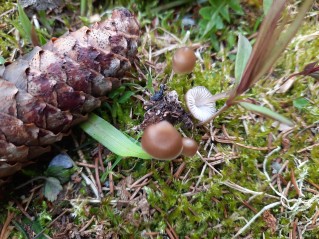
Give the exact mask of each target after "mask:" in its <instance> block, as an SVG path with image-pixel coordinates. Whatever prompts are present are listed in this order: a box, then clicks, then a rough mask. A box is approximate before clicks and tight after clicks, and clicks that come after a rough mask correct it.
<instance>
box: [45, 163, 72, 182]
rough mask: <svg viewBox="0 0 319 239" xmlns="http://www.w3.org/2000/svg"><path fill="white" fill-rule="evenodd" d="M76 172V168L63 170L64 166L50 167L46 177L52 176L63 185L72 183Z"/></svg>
mask: <svg viewBox="0 0 319 239" xmlns="http://www.w3.org/2000/svg"><path fill="white" fill-rule="evenodd" d="M75 171H76V169H75V168H69V169H67V168H63V167H62V166H49V167H48V169H47V170H46V171H45V175H46V176H51V177H55V178H57V179H59V181H60V182H61V183H62V184H63V183H66V182H68V181H70V178H71V175H72V174H73V173H74V172H75Z"/></svg>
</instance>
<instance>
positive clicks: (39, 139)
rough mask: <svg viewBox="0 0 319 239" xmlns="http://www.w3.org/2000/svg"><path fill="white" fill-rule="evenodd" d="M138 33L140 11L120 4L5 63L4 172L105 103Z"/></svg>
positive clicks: (0, 136) (0, 83)
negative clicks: (98, 18) (88, 24)
mask: <svg viewBox="0 0 319 239" xmlns="http://www.w3.org/2000/svg"><path fill="white" fill-rule="evenodd" d="M138 37H139V25H138V23H137V21H136V19H135V17H134V16H133V15H132V14H131V13H130V12H129V11H128V10H126V9H117V10H114V11H113V14H112V17H111V18H110V19H108V20H106V21H104V22H101V23H96V24H95V25H93V27H92V28H87V27H82V28H81V29H79V30H77V31H75V32H71V33H68V34H65V35H64V36H62V37H60V38H55V39H52V40H51V41H49V42H48V43H47V44H46V45H44V46H43V47H41V48H40V47H36V48H34V49H33V50H32V51H31V52H30V53H28V54H26V55H25V56H23V57H21V58H19V59H18V60H16V61H15V62H13V63H10V64H9V63H8V64H6V66H5V67H2V68H0V96H1V97H2V99H3V101H2V104H1V105H0V178H4V177H8V176H10V175H12V174H14V173H15V172H16V171H18V170H20V169H21V168H22V167H23V166H24V165H26V164H28V161H30V159H32V158H35V157H37V156H39V155H40V154H43V153H45V152H47V151H49V150H50V146H49V145H50V144H52V143H54V142H57V141H59V140H61V138H62V137H63V136H64V135H65V134H66V133H67V132H68V131H69V129H70V127H72V126H73V125H75V124H78V123H80V122H82V121H84V120H85V119H86V117H87V113H89V112H91V111H92V110H94V109H95V108H97V107H99V106H100V104H101V101H103V96H105V94H106V93H107V92H109V91H110V90H112V89H114V88H116V87H118V86H119V85H120V79H121V77H122V76H123V75H124V73H125V72H126V71H127V70H129V69H130V67H131V61H132V60H133V59H134V57H135V55H136V52H137V40H138ZM0 184H1V180H0Z"/></svg>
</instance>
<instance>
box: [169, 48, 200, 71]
mask: <svg viewBox="0 0 319 239" xmlns="http://www.w3.org/2000/svg"><path fill="white" fill-rule="evenodd" d="M195 64H196V56H195V53H194V50H193V49H192V48H189V47H181V48H179V49H177V50H176V51H175V53H174V55H173V71H174V72H175V73H181V74H183V73H190V72H192V71H193V69H194V67H195Z"/></svg>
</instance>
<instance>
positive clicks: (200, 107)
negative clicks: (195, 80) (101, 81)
mask: <svg viewBox="0 0 319 239" xmlns="http://www.w3.org/2000/svg"><path fill="white" fill-rule="evenodd" d="M185 97H186V104H187V107H188V109H189V111H190V112H191V114H192V115H193V116H194V118H196V119H198V120H200V121H205V120H207V119H209V118H210V117H211V116H212V115H213V114H214V113H215V112H216V104H215V101H214V100H213V95H212V94H211V93H210V91H209V90H208V89H207V88H206V87H204V86H196V87H194V88H192V89H190V90H189V91H187V93H186V96H185Z"/></svg>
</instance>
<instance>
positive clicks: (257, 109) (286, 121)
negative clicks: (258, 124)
mask: <svg viewBox="0 0 319 239" xmlns="http://www.w3.org/2000/svg"><path fill="white" fill-rule="evenodd" d="M239 104H240V105H241V106H242V107H244V108H245V109H247V110H250V111H254V112H256V113H259V114H262V115H265V116H268V117H270V118H272V119H274V120H277V121H280V122H281V123H284V124H286V125H289V126H294V123H293V122H292V121H291V120H289V119H287V118H286V117H284V116H282V115H280V114H278V113H276V112H273V111H272V110H270V109H268V108H265V107H263V106H258V105H254V104H250V103H247V102H240V103H239Z"/></svg>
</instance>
